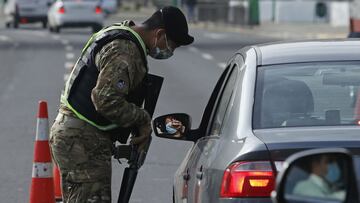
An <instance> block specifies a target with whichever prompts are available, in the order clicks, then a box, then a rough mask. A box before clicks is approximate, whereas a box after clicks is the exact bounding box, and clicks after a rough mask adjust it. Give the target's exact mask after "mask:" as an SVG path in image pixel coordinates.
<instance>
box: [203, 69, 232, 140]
mask: <svg viewBox="0 0 360 203" xmlns="http://www.w3.org/2000/svg"><path fill="white" fill-rule="evenodd" d="M237 75H238V68H237V67H236V65H234V66H233V68H232V70H231V73H230V76H229V78H228V81H227V83H226V85H225V87H224V90H223V92H222V94H221V96H220V98H219V102H218V104H217V108H216V111H215V114H214V116H213V121H212V125H211V130H210V135H218V134H220V129H221V126H222V124H223V121H224V118H225V113H226V110H227V107H228V106H229V102H230V99H231V96H232V95H233V91H234V86H235V82H236V78H237Z"/></svg>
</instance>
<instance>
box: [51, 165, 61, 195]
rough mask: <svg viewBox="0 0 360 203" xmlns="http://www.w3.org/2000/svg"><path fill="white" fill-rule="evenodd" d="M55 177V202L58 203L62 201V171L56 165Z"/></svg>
mask: <svg viewBox="0 0 360 203" xmlns="http://www.w3.org/2000/svg"><path fill="white" fill-rule="evenodd" d="M53 176H54V188H55V200H56V201H57V202H58V201H62V191H61V179H60V171H59V168H58V166H57V165H54V170H53Z"/></svg>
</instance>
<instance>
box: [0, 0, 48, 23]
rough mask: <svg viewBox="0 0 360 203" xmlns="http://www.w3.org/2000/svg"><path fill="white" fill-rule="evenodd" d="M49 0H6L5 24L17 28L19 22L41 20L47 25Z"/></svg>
mask: <svg viewBox="0 0 360 203" xmlns="http://www.w3.org/2000/svg"><path fill="white" fill-rule="evenodd" d="M51 2H52V1H51V0H7V1H6V3H5V5H4V14H5V25H6V27H7V28H9V27H11V26H13V27H14V28H18V27H19V24H27V23H35V22H41V23H42V26H43V28H46V25H47V12H48V9H49V7H50V5H51Z"/></svg>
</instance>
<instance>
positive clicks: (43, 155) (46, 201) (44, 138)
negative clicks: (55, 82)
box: [30, 101, 55, 203]
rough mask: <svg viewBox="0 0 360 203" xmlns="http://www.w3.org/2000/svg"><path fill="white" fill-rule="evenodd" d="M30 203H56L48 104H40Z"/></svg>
mask: <svg viewBox="0 0 360 203" xmlns="http://www.w3.org/2000/svg"><path fill="white" fill-rule="evenodd" d="M30 203H55V197H54V181H53V177H52V161H51V155H50V147H49V121H48V112H47V103H46V102H45V101H40V102H39V113H38V118H37V127H36V140H35V148H34V163H33V169H32V181H31V189H30Z"/></svg>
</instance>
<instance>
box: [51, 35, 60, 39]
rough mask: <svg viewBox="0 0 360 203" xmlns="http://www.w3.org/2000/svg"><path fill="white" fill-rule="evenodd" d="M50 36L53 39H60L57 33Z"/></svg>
mask: <svg viewBox="0 0 360 203" xmlns="http://www.w3.org/2000/svg"><path fill="white" fill-rule="evenodd" d="M52 38H53V39H54V40H59V39H60V36H59V35H52Z"/></svg>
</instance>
